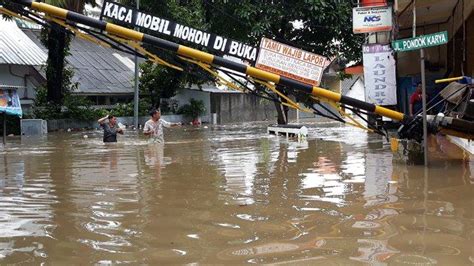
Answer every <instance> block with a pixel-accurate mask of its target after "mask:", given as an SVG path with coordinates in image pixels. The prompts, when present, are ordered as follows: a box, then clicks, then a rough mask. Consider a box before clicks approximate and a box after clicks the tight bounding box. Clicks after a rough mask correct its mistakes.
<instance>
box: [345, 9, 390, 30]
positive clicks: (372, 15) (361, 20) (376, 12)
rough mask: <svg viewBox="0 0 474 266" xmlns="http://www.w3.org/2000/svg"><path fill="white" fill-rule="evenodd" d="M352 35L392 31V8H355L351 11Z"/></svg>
mask: <svg viewBox="0 0 474 266" xmlns="http://www.w3.org/2000/svg"><path fill="white" fill-rule="evenodd" d="M352 29H353V31H354V33H369V32H379V31H391V30H392V7H391V6H383V7H356V8H353V9H352Z"/></svg>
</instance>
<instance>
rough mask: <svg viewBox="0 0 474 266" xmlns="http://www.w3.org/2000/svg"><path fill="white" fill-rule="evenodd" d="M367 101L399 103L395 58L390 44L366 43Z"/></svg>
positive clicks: (365, 75)
mask: <svg viewBox="0 0 474 266" xmlns="http://www.w3.org/2000/svg"><path fill="white" fill-rule="evenodd" d="M362 49H363V61H364V83H365V98H366V99H365V101H366V102H370V103H373V104H377V105H396V104H397V83H396V75H395V68H396V67H395V59H394V58H393V54H392V49H391V48H390V46H389V45H381V44H371V45H364V46H363V47H362Z"/></svg>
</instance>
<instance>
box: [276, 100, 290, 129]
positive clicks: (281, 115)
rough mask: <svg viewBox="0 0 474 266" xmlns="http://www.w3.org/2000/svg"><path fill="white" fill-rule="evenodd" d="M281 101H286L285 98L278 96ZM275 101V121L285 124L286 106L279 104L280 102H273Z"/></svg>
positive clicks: (286, 122) (286, 116)
mask: <svg viewBox="0 0 474 266" xmlns="http://www.w3.org/2000/svg"><path fill="white" fill-rule="evenodd" d="M280 99H281V101H282V102H286V100H285V99H282V98H280ZM274 103H275V108H276V111H277V115H278V117H277V123H278V124H279V125H286V124H288V107H287V106H285V105H283V104H280V103H277V102H274Z"/></svg>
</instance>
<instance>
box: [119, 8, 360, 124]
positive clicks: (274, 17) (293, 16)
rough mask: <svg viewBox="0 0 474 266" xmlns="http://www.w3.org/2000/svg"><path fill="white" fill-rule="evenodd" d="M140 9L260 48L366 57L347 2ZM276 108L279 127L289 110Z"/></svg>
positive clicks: (331, 55) (356, 57)
mask: <svg viewBox="0 0 474 266" xmlns="http://www.w3.org/2000/svg"><path fill="white" fill-rule="evenodd" d="M128 2H129V3H131V1H128ZM140 5H141V6H140V9H141V10H144V11H147V12H150V13H153V14H156V15H158V16H162V17H164V18H168V19H171V20H174V21H177V22H178V23H181V24H183V25H189V26H192V27H194V28H199V29H202V30H206V31H208V32H212V33H214V34H218V35H221V36H225V37H228V38H231V39H235V40H238V41H241V42H245V43H248V44H251V45H254V46H257V45H258V43H259V41H260V39H261V38H262V37H267V38H272V39H275V40H277V41H280V42H283V43H287V44H289V45H292V46H296V47H299V48H301V49H304V50H307V51H310V52H314V53H317V54H321V55H324V56H327V57H340V58H344V59H345V60H346V61H360V58H361V44H362V43H363V35H355V34H353V33H352V27H351V25H352V22H351V17H352V5H351V1H347V0H292V1H289V0H281V1H274V0H272V1H269V0H266V1H253V0H241V1H228V0H214V1H211V0H168V1H166V0H160V1H153V0H143V1H140ZM160 37H162V38H167V37H166V36H160ZM172 41H175V42H176V41H177V40H176V39H172ZM198 48H199V49H201V50H202V47H198ZM173 72H174V71H173ZM157 74H159V73H158V72H157ZM168 74H169V73H168ZM188 78H189V75H188V76H181V77H180V80H184V81H189V79H188ZM279 89H280V90H282V91H283V92H284V93H285V94H289V93H290V90H287V89H286V88H282V87H279ZM299 100H300V101H302V102H310V101H307V99H299ZM276 107H277V110H278V113H279V118H278V122H279V123H286V122H287V119H286V117H287V116H286V114H285V113H286V111H282V110H285V108H282V107H281V106H280V105H279V104H276Z"/></svg>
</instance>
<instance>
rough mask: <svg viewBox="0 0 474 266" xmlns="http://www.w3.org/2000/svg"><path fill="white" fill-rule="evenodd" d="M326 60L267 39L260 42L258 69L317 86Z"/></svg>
mask: <svg viewBox="0 0 474 266" xmlns="http://www.w3.org/2000/svg"><path fill="white" fill-rule="evenodd" d="M326 61H327V58H326V57H324V56H320V55H317V54H314V53H310V52H307V51H304V50H301V49H298V48H294V47H291V46H288V45H286V44H283V43H279V42H276V41H274V40H270V39H267V38H262V40H261V42H260V52H259V54H258V57H257V64H256V65H255V66H256V67H257V68H259V69H263V70H266V71H268V72H272V73H275V74H278V75H281V76H284V77H287V78H291V79H295V80H298V81H301V82H303V83H306V84H310V85H313V86H318V85H319V83H320V81H321V77H322V75H323V70H324V67H325V66H326Z"/></svg>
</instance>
